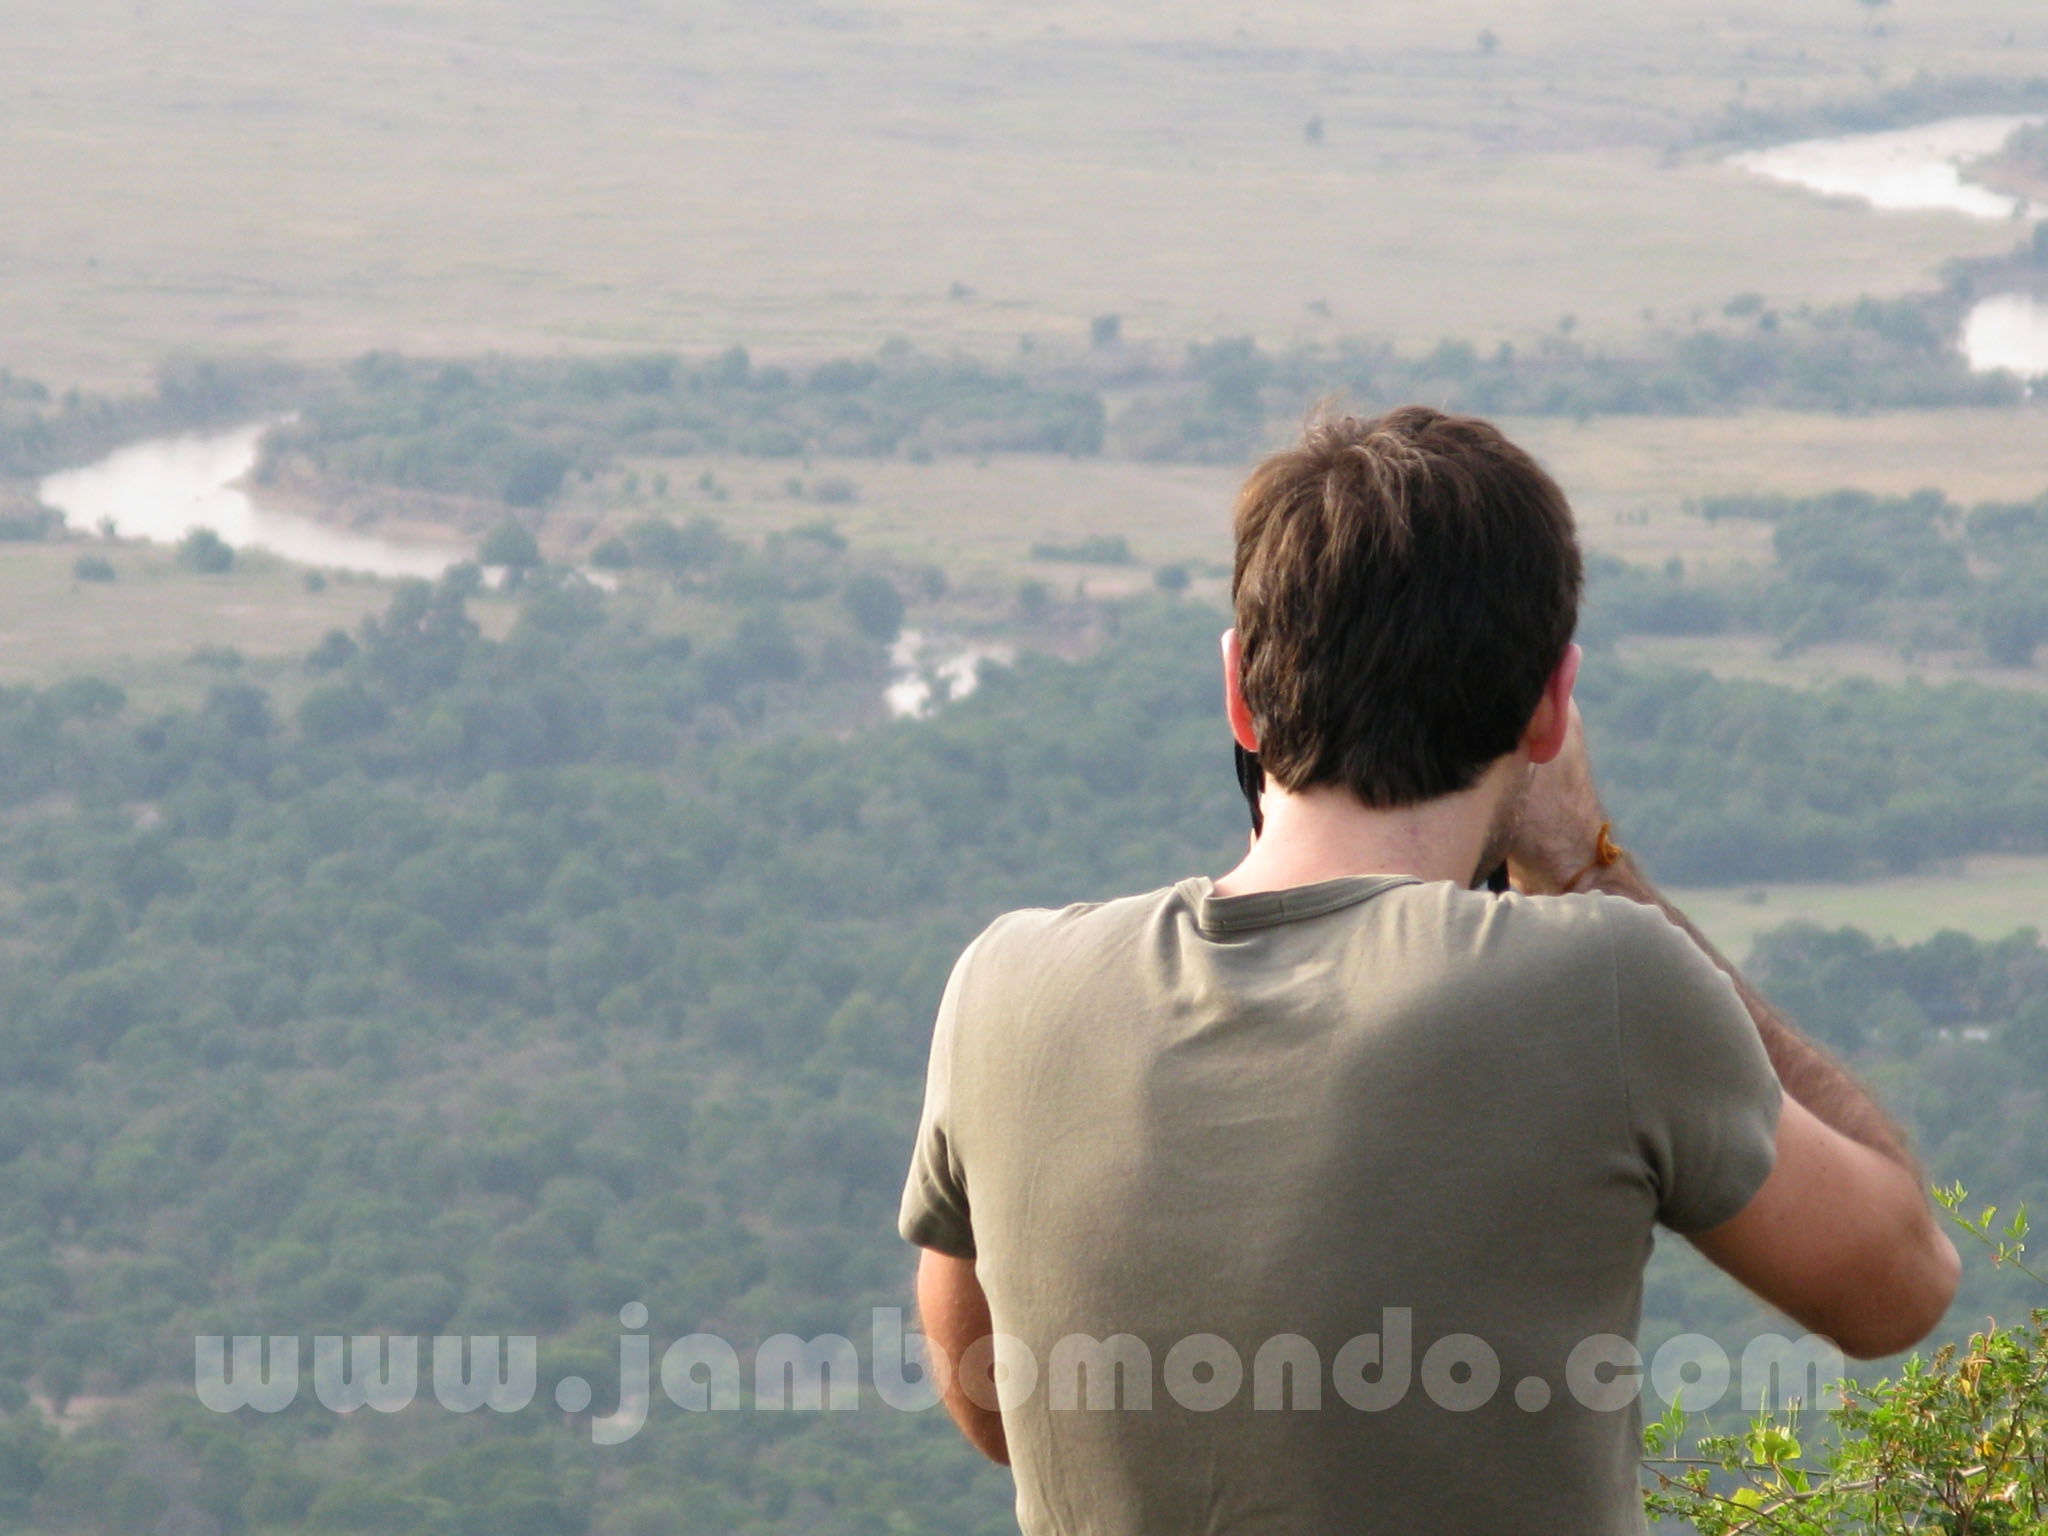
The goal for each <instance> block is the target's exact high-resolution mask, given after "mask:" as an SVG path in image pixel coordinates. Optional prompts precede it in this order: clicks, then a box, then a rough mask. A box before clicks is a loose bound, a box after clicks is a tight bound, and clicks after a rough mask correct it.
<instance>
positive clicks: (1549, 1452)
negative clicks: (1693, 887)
mask: <svg viewBox="0 0 2048 1536" xmlns="http://www.w3.org/2000/svg"><path fill="white" fill-rule="evenodd" d="M1778 1107H1779V1087H1778V1082H1777V1079H1776V1077H1775V1076H1774V1075H1773V1073H1772V1071H1771V1067H1770V1064H1769V1062H1768V1060H1767V1059H1766V1058H1765V1055H1764V1052H1763V1048H1762V1045H1761V1043H1760V1041H1759V1040H1758V1037H1757V1033H1756V1029H1755V1027H1754V1025H1753V1024H1752V1023H1751V1021H1750V1019H1749V1016H1748V1014H1747V1012H1746V1011H1745V1010H1744V1008H1743V1006H1742V1004H1741V1003H1740V1001H1739V1000H1738V999H1737V997H1736V994H1735V990H1734V987H1733V985H1732V984H1731V983H1730V982H1729V981H1728V979H1727V978H1726V977H1725V976H1723V975H1722V974H1721V972H1720V971H1719V970H1717V969H1716V968H1715V967H1714V966H1713V965H1712V964H1711V963H1710V962H1709V961H1708V960H1707V959H1706V958H1705V956H1704V955H1702V954H1701V952H1700V950H1699V949H1698V947H1697V946H1695V945H1694V944H1693V943H1692V941H1691V940H1690V939H1689V938H1687V937H1686V936H1685V935H1684V934H1683V933H1682V932H1680V931H1679V930H1678V929H1677V928H1675V927H1673V926H1672V925H1671V924H1670V923H1669V922H1668V921H1667V920H1666V919H1665V918H1664V917H1663V915H1662V914H1661V913H1659V912H1657V911H1656V910H1654V909H1653V908H1649V907H1644V906H1640V905H1638V904H1636V903H1633V902H1629V901H1626V900H1622V899H1619V898H1615V897H1608V896H1566V897H1525V896H1519V895H1502V896H1495V895H1491V894H1488V893H1485V892H1475V891H1467V890H1462V889H1459V888H1457V887H1455V886H1452V885H1450V884H1448V883H1444V882H1437V883H1425V882H1422V881H1418V880H1414V879H1411V878H1408V877H1405V876H1352V877H1348V878H1344V879H1338V880H1330V881H1325V882H1322V883H1320V884H1316V885H1310V886H1303V887H1299V888H1296V889H1293V890H1286V891H1270V892H1258V893H1253V894H1248V895H1241V896H1228V897H1218V896H1215V895H1213V894H1211V884H1210V882H1209V881H1208V880H1206V879H1200V878H1197V879H1189V880H1183V881H1181V882H1180V883H1179V884H1177V885H1174V886H1170V887H1168V888H1166V889H1164V890H1159V891H1154V892H1151V893H1149V894H1146V895H1142V896H1133V897H1128V898H1124V899H1122V900H1117V901H1109V902H1101V903H1092V904H1087V905H1080V906H1071V907H1067V908H1065V909H1063V910H1060V911H1048V910H1027V911H1021V912H1012V913H1009V914H1007V915H1006V916H1004V917H1001V918H999V919H997V920H996V921H995V922H994V923H993V924H991V925H990V926H989V928H988V929H987V930H986V931H984V932H983V933H982V935H981V936H980V937H979V938H977V939H976V940H975V941H974V943H973V944H971V945H970V946H969V947H968V949H967V951H966V952H965V953H964V954H963V955H962V956H961V957H960V960H959V963H958V964H957V965H956V966H955V968H954V971H953V975H952V978H951V980H950V981H949V983H948V984H947V988H946V993H945V997H944V1000H943V1001H942V1003H941V1005H940V1009H939V1017H938V1024H937V1028H936V1030H935V1033H934V1037H933V1045H932V1054H931V1066H930V1073H929V1078H928V1083H927V1089H926V1100H925V1108H924V1115H923V1120H922V1123H921V1125H920V1127H919V1130H918V1137H917V1145H916V1148H915V1152H914V1154H913V1158H912V1163H911V1168H910V1175H909V1179H908V1182H907V1184H906V1187H905V1189H904V1194H903V1205H902V1212H901V1217H900V1221H899V1229H900V1231H901V1232H902V1234H903V1236H904V1237H905V1238H906V1239H908V1240H909V1241H911V1242H913V1243H918V1244H921V1245H923V1246H925V1247H928V1248H934V1249H937V1250H939V1251H940V1252H943V1253H948V1254H953V1255H956V1256H959V1257H963V1258H972V1259H973V1260H974V1261H975V1269H976V1273H977V1275H978V1277H979V1279H980V1282H981V1285H982V1288H983V1290H984V1291H985V1292H986V1293H987V1296H988V1301H989V1308H990V1314H991V1317H992V1319H993V1323H994V1327H995V1331H996V1333H997V1334H998V1335H999V1336H1001V1338H1000V1342H999V1343H998V1346H997V1349H998V1356H997V1358H998V1359H999V1360H1002V1361H1004V1362H1006V1364H1005V1372H1006V1374H1007V1377H1008V1385H1007V1387H1006V1388H1005V1389H1004V1392H1005V1396H1004V1400H1003V1405H1002V1406H1003V1423H1004V1430H1005V1432H1006V1435H1007V1437H1008V1442H1009V1449H1010V1456H1011V1463H1012V1468H1013V1470H1014V1473H1015V1477H1016V1484H1017V1518H1018V1521H1019V1523H1020V1525H1021V1526H1022V1527H1023V1529H1024V1531H1025V1532H1027V1533H1029V1536H1054V1533H1058V1536H1084V1533H1085V1536H1195V1533H1202V1536H1221V1533H1239V1532H1244V1533H1252V1532H1259V1533H1266V1532H1271V1533H1282V1532H1284V1533H1288V1536H1307V1533H1318V1536H1320V1533H1335V1532H1361V1533H1362V1532H1387V1533H1390V1536H1392V1533H1399V1536H1432V1533H1438V1532H1442V1533H1458V1536H1500V1533H1529V1536H1606V1533H1634V1532H1640V1531H1642V1530H1643V1529H1644V1522H1643V1515H1642V1508H1641V1497H1640V1494H1639V1493H1638V1478H1637V1466H1638V1460H1639V1457H1640V1454H1641V1450H1640V1412H1639V1408H1638V1405H1637V1403H1636V1402H1635V1401H1634V1398H1633V1396H1632V1395H1631V1394H1630V1386H1631V1381H1632V1378H1631V1377H1630V1376H1628V1375H1627V1374H1624V1375H1622V1376H1621V1377H1620V1378H1619V1380H1618V1382H1617V1380H1616V1377H1615V1369H1614V1364H1613V1362H1614V1361H1615V1359H1616V1348H1615V1346H1616V1345H1617V1344H1618V1343H1619V1342H1620V1341H1622V1340H1629V1339H1633V1337H1634V1335H1635V1332H1636V1328H1637V1325H1638V1323H1639V1321H1640V1316H1641V1303H1642V1274H1643V1265H1644V1262H1645V1260H1646V1259H1647V1258H1648V1256H1649V1252H1650V1247H1651V1234H1652V1228H1653V1227H1654V1226H1656V1225H1657V1224H1658V1223H1662V1224H1664V1225H1666V1226H1668V1227H1671V1228H1674V1229H1676V1230H1678V1231H1681V1232H1696V1231H1701V1230H1704V1229H1706V1228H1708V1227H1712V1226H1715V1225H1717V1224H1718V1223H1720V1222H1722V1221H1725V1220H1726V1219H1727V1218H1729V1217H1730V1216H1733V1215H1734V1214H1735V1213H1736V1212H1738V1211H1740V1210H1741V1209H1742V1207H1743V1206H1744V1205H1746V1204H1747V1203H1748V1202H1749V1200H1750V1198H1751V1196H1752V1195H1754V1194H1755V1192H1756V1190H1757V1188H1758V1186H1759V1185H1760V1184H1761V1183H1762V1182H1763V1180H1764V1178H1765V1176H1766V1175H1767V1174H1768V1173H1769V1171H1770V1168H1771V1164H1772V1159H1773V1148H1774V1137H1775V1131H1776V1125H1777V1117H1778ZM1489 1362H1491V1363H1489ZM1603 1362H1604V1363H1603ZM1603 1383H1604V1384H1605V1385H1604V1386H1603ZM1617 1397H1628V1399H1629V1400H1628V1401H1626V1402H1620V1403H1618V1402H1617V1401H1616V1399H1617Z"/></svg>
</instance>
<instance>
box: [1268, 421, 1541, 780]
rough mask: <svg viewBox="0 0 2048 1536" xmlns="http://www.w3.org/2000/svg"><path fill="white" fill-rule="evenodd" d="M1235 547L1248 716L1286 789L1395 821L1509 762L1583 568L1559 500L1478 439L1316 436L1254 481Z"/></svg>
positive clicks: (1411, 427)
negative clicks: (1330, 797)
mask: <svg viewBox="0 0 2048 1536" xmlns="http://www.w3.org/2000/svg"><path fill="white" fill-rule="evenodd" d="M1236 531H1237V564H1236V570H1235V572H1234V574H1233V576H1232V579H1231V595H1232V598H1233V600H1234V602H1235V604H1236V608H1237V633H1238V641H1239V645H1240V647H1241V650H1242V655H1243V675H1242V679H1241V681H1242V686H1243V690H1244V699H1245V703H1246V705H1247V706H1248V707H1249V708H1250V710H1251V715H1252V720H1253V723H1254V725H1255V727H1256V729H1257V731H1258V738H1259V762H1260V764H1261V765H1262V766H1263V767H1264V768H1265V770H1266V772H1267V774H1268V775H1270V776H1271V778H1272V779H1273V780H1274V781H1275V782H1276V783H1278V784H1279V785H1280V786H1281V787H1282V788H1283V789H1288V790H1301V789H1306V788H1308V787H1310V786H1311V785H1317V784H1338V785H1342V786H1343V787H1344V788H1346V789H1348V790H1350V791H1351V792H1352V793H1353V794H1355V795H1356V796H1358V798H1359V799H1360V800H1362V801H1364V802H1365V803H1366V804H1367V805H1372V806H1380V807H1391V806H1398V805H1410V804H1413V803H1415V802H1417V801H1421V800H1431V799H1435V798H1436V797H1437V796H1439V795H1447V794H1452V793H1455V792H1456V791H1458V790H1462V789H1468V788H1470V787H1471V786H1472V784H1473V783H1474V782H1475V781H1476V780H1477V779H1478V777H1479V775H1480V773H1481V772H1482V771H1483V770H1484V769H1485V767H1486V765H1487V764H1489V763H1491V762H1492V761H1494V759H1496V758H1498V757H1501V756H1502V755H1504V754H1505V753H1508V752H1511V751H1513V750H1514V748H1515V745H1516V743H1517V742H1519V741H1520V740H1521V736H1522V731H1523V729H1524V728H1525V727H1526V726H1527V725H1528V723H1529V717H1530V715H1531V714H1533V713H1534V712H1535V709H1536V705H1537V702H1538V700H1540V699H1541V697H1542V695H1543V687H1544V684H1545V683H1546V682H1547V681H1548V680H1549V678H1550V675H1551V673H1552V671H1553V670H1555V668H1556V666H1557V664H1558V662H1559V661H1561V660H1562V659H1563V657H1564V651H1565V647H1566V646H1567V645H1569V644H1570V643H1571V638H1572V630H1573V628H1574V627H1575V625H1576V623H1577V619H1578V606H1579V586H1580V581H1581V570H1580V560H1579V546H1578V537H1577V534H1576V533H1575V532H1574V530H1573V527H1572V514H1571V507H1570V506H1569V504H1568V503H1567V502H1566V501H1565V497H1564V492H1563V491H1561V490H1559V489H1558V486H1557V482H1556V481H1554V480H1552V479H1551V478H1550V476H1549V475H1547V474H1545V473H1544V472H1543V470H1542V468H1541V467H1540V466H1539V465H1538V464H1537V463H1536V461H1535V460H1534V459H1532V458H1530V457H1529V455H1528V454H1526V453H1524V452H1523V451H1522V450H1521V449H1520V448H1517V447H1516V446H1515V445H1514V444H1513V443H1511V442H1509V441H1508V440H1507V439H1506V438H1505V437H1503V436H1502V435H1501V434H1500V431H1499V430H1498V429H1497V428H1495V427H1494V426H1493V425H1492V424H1491V423H1490V422H1485V421H1481V420H1478V419H1477V418H1476V417H1470V416H1447V415H1445V414H1444V413H1443V412H1441V411H1433V410H1430V409H1428V408H1427V407H1424V406H1418V405H1411V406H1404V407H1402V408H1401V409H1399V410H1396V411H1390V412H1388V413H1387V414H1386V415H1384V416H1377V417H1373V418H1371V419H1369V420H1362V419H1360V418H1358V417H1355V416H1337V417H1326V418H1324V419H1322V420H1319V421H1317V422H1315V423H1313V424H1312V425H1311V426H1310V427H1309V428H1308V430H1307V431H1306V432H1305V433H1304V434H1303V436H1302V440H1301V442H1300V443H1298V444H1297V445H1295V446H1294V447H1292V448H1288V449H1286V450H1284V451H1282V452H1280V453H1276V454H1274V455H1273V456H1272V457H1270V458H1268V459H1266V460H1265V461H1264V462H1263V463H1262V464H1260V465H1259V467H1258V468H1257V469H1255V470H1254V471H1253V472H1252V475H1251V478H1250V479H1249V480H1247V481H1246V482H1245V486H1244V489H1243V491H1242V492H1240V493H1239V495H1238V500H1237V514H1236Z"/></svg>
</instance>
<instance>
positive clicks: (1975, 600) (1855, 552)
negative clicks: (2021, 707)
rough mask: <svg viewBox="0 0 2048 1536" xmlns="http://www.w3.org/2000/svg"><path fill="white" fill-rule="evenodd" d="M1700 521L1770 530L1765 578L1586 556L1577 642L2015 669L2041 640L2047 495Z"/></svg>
mask: <svg viewBox="0 0 2048 1536" xmlns="http://www.w3.org/2000/svg"><path fill="white" fill-rule="evenodd" d="M1693 510H1695V511H1697V512H1698V513H1699V514H1700V515H1701V516H1704V517H1705V518H1707V519H1708V520H1709V521H1717V522H1718V521H1723V520H1727V519H1747V520H1755V521H1762V522H1766V523H1769V524H1770V525H1771V545H1772V552H1773V555H1774V556H1775V563H1774V565H1773V567H1772V568H1771V569H1770V570H1769V571H1768V572H1761V573H1736V574H1711V575H1707V576H1704V577H1700V576H1695V577H1693V578H1691V579H1688V576H1687V572H1686V570H1685V567H1684V564H1683V562H1682V561H1673V562H1671V563H1670V564H1668V565H1666V566H1665V567H1663V568H1662V569H1650V568H1647V567H1643V566H1635V565H1628V564H1625V563H1624V562H1622V561H1620V560H1616V559H1614V558H1612V557H1611V556H1609V557H1603V556H1597V555H1596V556H1594V557H1593V558H1592V559H1591V560H1590V561H1589V567H1588V568H1589V601H1588V612H1587V622H1586V637H1587V638H1589V639H1592V640H1595V641H1607V640H1610V639H1612V638H1614V637H1616V636H1618V635H1621V634H1628V633H1636V634H1663V635H1717V634H1724V633H1730V632H1735V631H1750V632H1761V633H1764V634H1768V635H1770V636H1772V637H1774V638H1775V639H1776V640H1777V641H1778V644H1779V648H1780V650H1781V651H1782V652H1784V653H1786V654H1790V653H1792V652H1796V651H1798V650H1801V649H1803V648H1805V647H1807V646H1809V645H1814V644H1818V643H1820V642H1823V641H1831V640H1875V641H1879V642H1882V643H1884V644H1886V645H1888V646H1891V647H1893V648H1895V649H1897V650H1898V651H1900V652H1901V653H1903V654H1905V655H1906V656H1908V657H1916V656H1921V655H1926V654H1929V653H1933V652H1974V653H1976V654H1978V655H1980V656H1981V657H1982V658H1983V659H1985V660H1987V661H1990V662H1992V663H1994V664H1996V665H1999V666H2009V667H2026V666H2030V665H2032V664H2033V660H2034V657H2035V653H2036V651H2037V650H2038V649H2039V647H2040V646H2041V645H2042V644H2043V643H2044V642H2048V493H2044V494H2043V495H2041V496H2038V497H2036V498H2034V499H2033V500H2032V501H2025V502H1985V503H1982V504H1980V505H1978V506H1975V507H1971V508H1967V509H1966V508H1964V507H1961V506H1959V505H1957V504H1956V503H1954V502H1951V501H1950V500H1949V499H1948V498H1947V497H1945V496H1943V495H1942V494H1941V493H1940V492H1938V491H1932V490H1926V491H1917V492H1915V493H1914V494H1912V495H1910V496H1878V495H1874V494H1872V493H1870V492H1868V491H1857V490H1843V491H1835V492H1831V493H1828V494H1826V495H1821V496H1808V497H1789V496H1778V495H1750V496H1719V497H1708V498H1706V499H1704V500H1702V501H1700V502H1698V503H1696V504H1695V506H1694V508H1693Z"/></svg>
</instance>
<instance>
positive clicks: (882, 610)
mask: <svg viewBox="0 0 2048 1536" xmlns="http://www.w3.org/2000/svg"><path fill="white" fill-rule="evenodd" d="M844 598H845V602H846V609H847V612H849V613H850V614H852V615H853V622H854V625H855V627H856V628H858V629H859V630H860V632H861V633H862V634H864V635H866V636H867V637H868V638H869V639H871V640H879V641H881V642H882V643H883V644H885V645H886V644H888V643H889V642H891V641H893V640H894V639H895V638H896V636H897V635H898V634H900V633H901V632H902V630H903V594H902V593H901V592H898V591H897V590H896V583H894V582H893V581H890V580H889V579H888V578H887V577H884V576H878V575H875V574H874V573H873V572H867V573H864V574H862V575H859V576H856V577H854V578H853V580H852V581H849V582H848V583H847V584H846V590H845V593H844Z"/></svg>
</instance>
